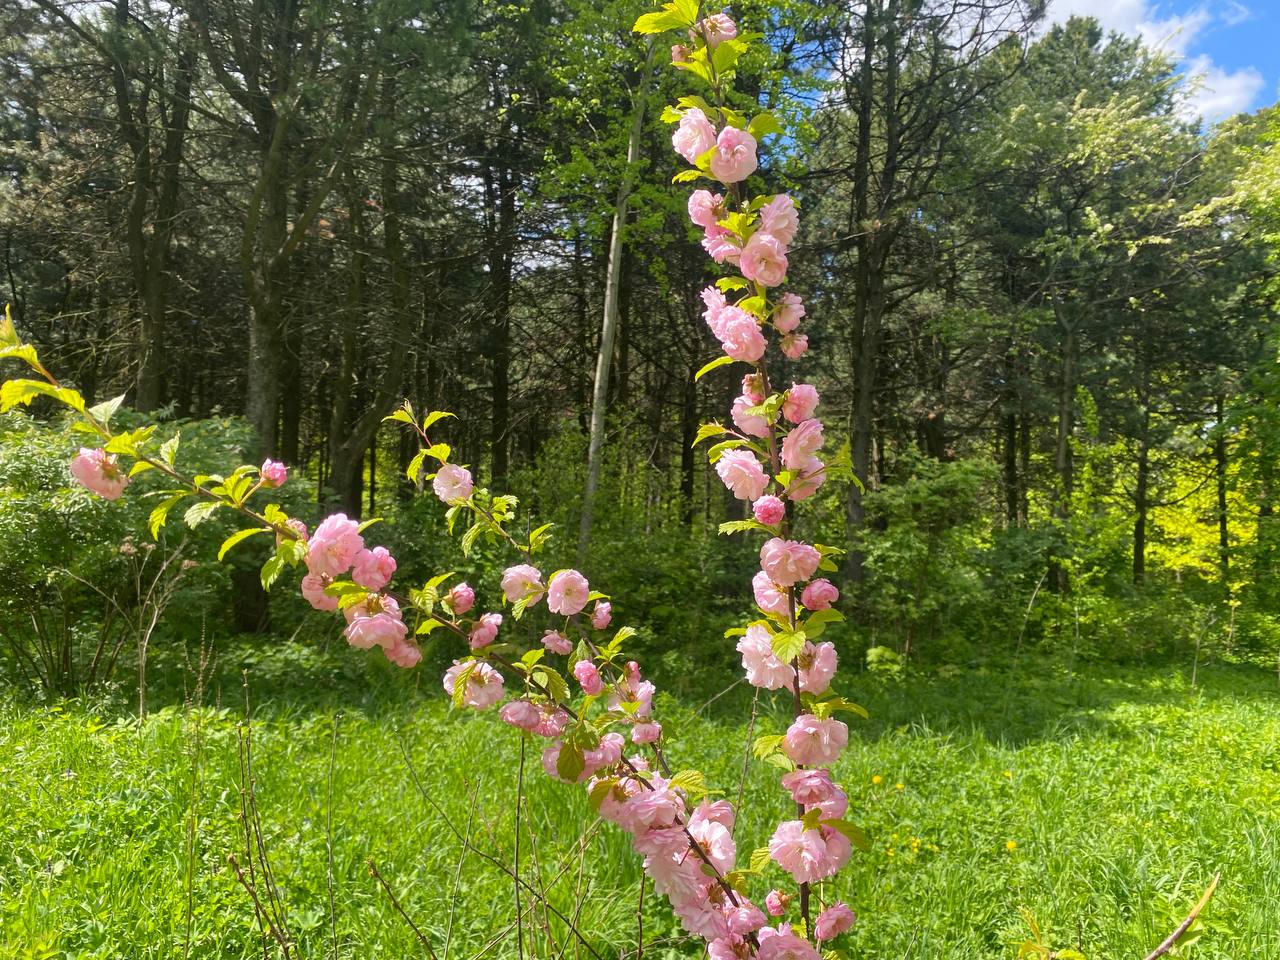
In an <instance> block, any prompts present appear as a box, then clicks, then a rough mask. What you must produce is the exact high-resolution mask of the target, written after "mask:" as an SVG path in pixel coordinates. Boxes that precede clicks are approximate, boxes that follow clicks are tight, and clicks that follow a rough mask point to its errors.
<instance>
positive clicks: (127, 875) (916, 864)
mask: <svg viewBox="0 0 1280 960" xmlns="http://www.w3.org/2000/svg"><path fill="white" fill-rule="evenodd" d="M276 666H277V668H278V669H275V670H273V669H272V667H271V664H270V663H269V662H268V663H262V664H260V665H259V667H258V668H255V669H251V670H250V671H249V672H248V674H247V683H248V695H249V699H250V702H251V704H252V715H253V721H252V724H251V727H252V740H251V744H250V746H251V762H252V782H253V785H254V790H253V796H252V799H253V800H254V801H256V805H257V810H258V822H259V825H260V832H261V836H262V838H263V843H264V845H265V847H266V849H267V853H268V857H269V860H270V866H271V870H272V873H273V876H274V880H275V885H276V887H277V888H278V891H279V901H280V904H281V907H280V912H281V915H282V917H283V925H284V927H285V929H286V931H287V934H288V936H289V937H290V938H292V940H293V941H294V950H293V953H292V955H294V956H298V957H317V958H318V957H329V956H334V955H337V956H342V957H352V958H356V957H360V958H367V957H416V956H424V957H425V956H430V955H431V953H430V952H429V950H428V948H427V947H426V946H424V945H423V944H422V943H421V942H420V941H419V939H418V937H417V935H416V934H415V933H414V931H413V930H412V929H411V928H410V926H409V923H408V922H406V920H405V919H404V917H403V916H402V915H401V914H400V912H399V911H398V910H397V908H396V906H395V905H393V903H392V901H391V899H390V897H388V895H387V894H386V893H385V891H384V890H383V888H382V887H381V886H380V885H379V883H378V881H377V880H376V879H375V878H374V877H372V876H371V874H370V871H369V868H368V862H369V861H371V860H372V861H373V862H374V863H375V865H376V866H377V868H378V872H379V874H380V875H381V876H382V878H383V879H384V880H385V882H386V884H387V885H388V886H389V887H390V888H391V889H392V890H393V891H394V893H395V895H396V897H397V899H398V902H399V904H400V907H401V908H403V911H404V914H406V915H407V916H408V918H409V919H410V920H412V921H413V923H414V924H415V925H416V926H417V927H418V928H419V930H420V931H421V933H422V935H423V936H424V937H425V938H426V940H427V941H428V942H429V944H430V948H431V950H432V951H434V954H435V956H437V957H439V958H440V960H444V957H445V956H446V951H447V955H448V956H449V957H452V958H459V960H462V958H479V957H483V956H489V957H514V956H517V954H518V951H519V950H520V949H521V946H518V945H517V944H516V942H515V938H514V936H513V935H512V933H511V930H510V928H509V926H508V925H509V923H510V921H511V918H512V917H513V915H514V890H513V883H512V880H511V878H510V877H509V876H508V875H506V874H504V873H503V871H502V870H501V869H499V868H498V867H497V866H496V865H495V864H494V863H493V862H491V861H489V860H486V859H484V858H483V857H482V856H481V855H480V854H478V853H476V852H475V851H476V850H479V851H483V852H484V853H486V854H489V855H491V856H492V857H494V858H495V859H496V860H497V861H501V862H502V863H506V864H510V863H511V862H512V858H513V853H514V850H513V847H514V844H513V839H514V837H515V832H514V822H515V817H516V814H517V810H519V812H520V816H521V817H522V821H523V825H522V828H521V863H522V871H523V874H524V876H525V878H526V882H527V883H528V884H529V885H530V886H531V887H533V888H536V889H538V890H539V891H540V892H541V891H545V896H546V899H547V900H548V901H549V902H550V904H551V906H552V907H553V908H555V910H556V911H559V912H560V913H561V914H563V916H564V917H565V918H568V919H570V920H575V919H576V922H574V926H575V928H576V929H577V930H578V931H579V932H580V933H581V935H582V937H583V939H584V940H585V941H586V945H584V944H583V943H581V942H578V941H577V940H576V939H575V938H574V937H573V936H572V935H570V934H569V933H568V930H567V924H566V922H565V920H564V919H562V918H560V917H557V916H556V915H555V913H553V912H552V911H551V910H548V909H546V908H544V907H542V906H541V905H540V904H538V903H537V902H534V903H533V904H532V906H531V904H530V901H531V899H534V900H535V901H536V898H531V897H530V896H529V893H528V891H527V890H526V891H525V892H524V895H523V897H522V906H523V908H524V909H526V910H529V909H531V910H532V914H531V916H532V917H533V918H534V921H535V923H534V927H535V929H534V930H533V931H531V932H529V933H527V934H526V942H525V943H524V944H523V945H522V949H523V951H524V955H525V956H530V957H539V958H552V957H560V956H563V957H573V958H577V957H590V956H592V955H593V952H594V954H595V955H598V956H599V957H602V958H612V957H618V956H619V955H620V954H626V955H633V951H634V950H635V948H636V939H637V923H636V917H637V909H638V907H639V910H640V912H641V914H642V918H643V936H644V953H643V955H644V956H647V957H653V958H658V957H675V956H694V955H696V953H697V947H696V946H695V945H694V943H693V942H692V941H685V940H681V939H679V937H678V930H677V927H676V926H675V924H674V922H673V920H672V918H671V916H670V914H669V912H668V911H667V910H666V908H665V906H664V904H663V903H662V902H660V900H659V898H656V897H655V896H653V893H652V890H649V891H647V895H646V896H645V897H644V899H643V903H642V904H641V901H640V876H641V874H640V871H639V868H638V862H637V860H636V859H635V858H634V857H633V856H632V854H631V852H630V851H629V849H628V845H627V842H626V840H625V839H624V837H623V836H622V835H621V833H620V832H619V831H618V830H616V829H615V828H613V827H612V826H611V825H608V824H599V823H597V824H595V825H594V826H593V825H592V820H591V818H590V817H589V816H586V815H585V811H586V802H585V796H584V795H583V792H582V791H581V790H577V789H573V788H570V787H566V786H562V785H558V784H555V783H553V782H550V781H549V780H548V779H547V778H546V777H545V776H544V775H543V774H542V772H541V770H540V769H538V763H537V754H536V752H535V750H536V744H532V743H531V744H530V746H529V749H528V752H527V754H526V757H525V762H526V777H525V787H524V790H523V804H519V803H518V802H517V797H518V793H517V783H516V781H517V777H516V771H517V770H518V767H519V763H520V753H521V743H520V738H519V737H518V736H517V735H516V734H515V733H514V732H513V731H511V730H509V729H507V728H505V727H502V726H501V725H500V724H498V723H497V722H496V718H495V717H493V716H492V715H490V716H484V717H476V716H474V715H471V714H459V713H456V712H453V711H451V710H450V709H449V708H448V707H447V705H446V704H445V703H444V702H443V701H442V699H441V698H439V697H437V696H436V695H435V690H434V685H433V684H431V683H428V680H429V679H430V678H429V677H428V676H427V675H426V674H425V673H421V672H420V673H418V675H417V676H416V677H414V678H405V677H395V676H393V675H392V674H391V672H390V671H389V670H381V669H374V668H373V667H372V666H370V667H369V669H368V672H367V674H366V675H364V676H362V677H357V678H355V679H350V678H348V679H342V678H336V679H335V675H334V674H333V672H332V670H329V669H328V668H325V667H323V666H322V665H319V661H317V662H314V663H310V664H306V663H300V664H296V665H295V666H296V669H294V670H291V671H290V670H284V669H279V664H277V665H276ZM415 683H420V684H422V687H421V689H418V688H416V687H415ZM856 685H857V694H858V696H860V697H861V699H862V701H863V702H864V703H865V704H866V706H867V707H868V708H869V709H870V710H871V720H870V721H869V722H865V723H861V724H860V727H859V728H856V729H855V735H854V737H853V739H852V743H851V745H850V749H849V750H848V751H847V752H846V754H845V755H844V756H843V757H842V758H841V761H840V763H839V765H838V767H837V773H838V775H839V777H840V779H841V780H842V781H843V782H844V784H845V785H846V786H847V788H848V790H849V793H850V796H851V800H852V807H851V812H850V818H851V819H853V820H855V821H857V822H859V823H860V824H862V825H863V826H864V827H865V828H866V829H867V831H868V833H869V834H870V837H871V850H870V851H869V852H867V853H863V854H855V858H854V861H853V862H852V864H851V865H850V867H849V868H848V869H847V870H846V871H844V872H843V873H842V874H841V875H840V878H839V887H838V888H837V889H830V890H824V891H822V896H823V897H824V898H833V897H835V896H837V895H839V896H842V897H844V898H845V899H847V900H848V901H849V902H850V903H851V904H853V905H854V906H855V908H856V909H857V911H858V913H859V917H860V919H859V923H858V925H857V927H856V932H855V935H854V937H853V939H852V953H853V955H854V956H858V957H875V958H880V957H894V958H907V957H914V958H921V960H942V958H947V960H952V958H954V960H961V958H963V960H975V958H988V957H990V958H997V957H1014V956H1016V955H1017V952H1018V947H1019V944H1020V943H1021V942H1022V941H1024V940H1026V939H1027V938H1028V936H1029V935H1030V934H1029V926H1028V921H1027V917H1028V916H1030V917H1034V919H1035V921H1036V922H1037V923H1038V924H1039V926H1040V927H1041V928H1042V929H1043V931H1044V938H1045V942H1046V943H1047V944H1048V945H1049V946H1050V947H1052V948H1054V949H1058V950H1062V949H1077V950H1079V951H1080V952H1081V953H1082V954H1083V955H1084V956H1086V957H1088V958H1090V960H1095V958H1099V960H1105V958H1115V960H1120V958H1131V957H1132V958H1141V957H1144V956H1146V954H1147V953H1148V952H1149V951H1150V950H1151V949H1152V948H1153V947H1154V946H1155V945H1156V944H1158V943H1159V942H1160V941H1161V940H1162V939H1163V938H1164V937H1165V935H1166V934H1168V933H1169V932H1170V931H1172V929H1173V928H1174V927H1175V926H1176V925H1177V924H1178V922H1179V921H1180V920H1181V919H1182V918H1183V917H1184V916H1185V914H1186V913H1187V911H1188V909H1189V908H1190V906H1191V905H1192V904H1194V902H1195V901H1196V899H1197V898H1198V897H1199V895H1200V893H1201V891H1202V890H1203V889H1204V888H1205V886H1206V885H1207V884H1208V883H1209V882H1210V880H1211V879H1212V877H1213V876H1214V875H1215V874H1218V873H1220V874H1221V877H1222V879H1221V883H1220V885H1219V887H1218V891H1217V893H1216V895H1215V897H1214V899H1213V901H1212V903H1211V904H1210V906H1209V907H1208V909H1207V910H1206V911H1205V913H1204V915H1203V918H1202V922H1201V923H1200V925H1199V932H1200V937H1199V939H1198V940H1197V941H1196V942H1194V944H1191V945H1184V946H1183V947H1181V948H1180V949H1181V950H1182V953H1181V954H1180V955H1181V956H1191V957H1195V958H1197V960H1227V958H1231V960H1240V958H1264V957H1276V956H1280V910H1278V909H1277V908H1276V904H1277V903H1278V902H1280V710H1278V709H1277V707H1278V706H1280V696H1278V695H1277V684H1276V677H1275V675H1274V674H1273V673H1266V672H1263V671H1261V670H1258V669H1254V668H1245V667H1232V666H1225V665H1215V666H1212V667H1209V668H1202V669H1201V671H1200V676H1199V683H1198V686H1197V687H1196V688H1195V689H1192V688H1191V686H1190V683H1189V678H1188V676H1186V675H1185V671H1184V672H1182V673H1178V672H1175V671H1174V669H1173V668H1169V667H1163V668H1160V669H1133V670H1121V669H1118V668H1110V669H1109V671H1108V672H1107V673H1106V675H1099V676H1083V675H1076V676H1075V677H1070V676H1068V675H1067V674H1066V673H1065V672H1063V671H1058V670H1055V669H1053V668H1050V667H1047V666H1043V665H1039V666H1035V667H1032V666H1029V665H1028V664H1025V663H1024V664H1023V666H1022V668H1021V669H1019V670H1016V671H1015V670H1012V669H1007V668H1005V669H985V670H983V669H970V670H964V671H962V670H958V669H954V668H952V669H945V668H944V670H943V671H942V672H941V673H938V674H934V675H931V676H915V677H912V678H909V679H907V680H905V681H901V682H883V681H879V680H874V679H872V678H870V677H867V676H866V675H863V676H862V677H860V678H859V679H858V680H857V681H856ZM201 696H202V699H203V700H204V701H205V704H206V705H205V706H203V707H201V708H199V709H194V708H191V707H189V706H168V707H162V708H160V709H157V710H155V711H153V712H152V713H151V714H150V715H149V716H148V718H147V719H146V721H145V722H144V723H143V724H141V725H140V726H139V724H138V723H137V719H136V716H135V715H133V714H130V713H127V712H125V711H123V710H121V709H118V708H117V709H114V710H112V709H106V708H104V709H100V710H97V711H94V710H92V709H91V708H89V707H87V706H84V705H77V704H70V703H69V704H66V705H65V706H52V707H48V706H34V705H31V704H29V703H28V704H24V703H22V702H19V701H13V700H11V701H8V702H7V703H6V704H5V705H4V706H3V707H2V708H0V810H3V811H4V816H3V818H0V952H2V953H3V955H4V956H6V957H24V958H30V957H42V958H43V957H75V958H90V957H93V958H106V957H130V958H159V957H201V958H213V957H217V958H240V957H245V958H249V957H258V956H263V955H264V947H263V943H262V940H261V936H260V934H259V932H258V928H257V926H256V924H255V918H254V905H253V903H252V901H251V900H250V898H249V896H248V894H247V893H246V891H245V889H244V888H243V887H242V886H241V885H240V884H239V883H238V882H237V881H236V879H235V876H234V873H233V870H232V869H231V867H230V865H229V862H228V856H229V855H232V856H235V857H236V858H237V863H238V864H239V865H240V866H241V868H242V869H245V870H246V871H247V869H248V863H249V858H248V857H247V856H246V854H245V835H244V832H243V828H242V825H241V820H240V813H241V804H242V796H241V785H242V783H243V782H244V781H243V778H242V769H243V767H242V761H241V757H242V756H243V752H244V743H243V732H244V725H243V721H244V717H245V706H244V703H245V691H244V690H242V689H240V682H239V680H238V678H237V677H235V676H234V674H233V673H232V672H231V671H228V672H227V673H226V674H225V675H224V676H221V678H218V677H214V678H212V679H211V680H210V681H209V684H208V686H207V689H206V690H205V691H204V693H203V694H202V695H201ZM747 696H748V695H747V694H746V693H745V692H744V691H743V689H742V688H738V689H735V690H732V691H730V692H729V693H728V694H727V695H725V696H723V697H721V698H720V699H719V700H717V701H715V702H714V703H712V704H711V705H710V706H707V707H705V708H704V707H702V706H701V705H699V704H696V703H689V702H677V701H675V700H674V699H672V698H666V699H664V700H663V701H662V702H661V703H660V710H661V713H662V714H663V715H664V716H665V719H666V721H667V723H668V725H669V729H670V730H671V731H672V732H673V733H674V734H675V736H674V737H673V739H672V741H671V743H670V755H671V757H672V760H673V763H675V764H676V765H677V766H686V765H687V766H697V767H699V768H701V769H702V770H704V771H705V772H706V773H707V775H708V778H709V780H710V781H711V782H712V783H713V784H715V785H718V786H720V787H722V788H723V789H725V791H726V793H728V794H729V795H730V796H733V795H734V794H736V792H737V791H738V789H739V781H740V777H741V773H742V770H743V768H744V751H743V744H744V742H745V730H744V726H745V723H744V720H745V718H746V717H747V716H748V715H749V714H750V700H749V699H746V697H747ZM171 699H173V698H171ZM190 699H191V698H190V697H188V701H190ZM783 726H784V720H783V718H782V715H781V714H780V713H775V712H774V710H773V707H772V706H771V705H769V704H766V703H764V702H763V701H762V702H761V704H760V708H759V711H758V717H757V720H756V730H755V732H756V733H757V734H758V733H761V732H770V731H780V730H781V729H782V728H783ZM746 769H747V776H746V780H745V783H744V784H743V787H742V789H744V790H745V792H746V794H747V795H748V797H749V803H748V804H747V809H748V811H749V813H750V818H749V819H745V820H744V821H743V822H741V823H740V824H739V826H738V829H737V840H738V844H739V851H740V860H743V861H745V859H746V858H747V857H748V856H749V853H750V851H751V850H752V849H754V848H755V847H756V846H759V845H761V844H762V843H763V842H765V840H766V839H767V834H766V830H767V829H768V821H771V820H773V819H774V818H775V817H776V816H777V815H779V814H781V813H782V812H783V809H782V807H783V803H782V799H781V798H782V794H781V792H780V791H778V790H777V789H776V787H775V785H774V783H773V782H772V781H773V780H774V777H775V775H776V772H777V771H776V770H775V769H774V768H772V767H768V766H766V765H763V764H759V763H756V762H755V761H752V762H751V763H750V764H749V765H747V768H746ZM455 831H457V832H455ZM459 834H461V835H462V836H464V837H469V843H470V845H471V847H472V848H473V849H472V850H471V851H469V852H465V851H464V849H463V843H462V839H461V838H460V836H459ZM757 882H758V883H759V884H761V885H762V886H763V883H764V881H759V880H758V881H757ZM258 887H259V889H262V887H263V883H262V879H261V877H259V878H258ZM762 892H763V890H762V891H761V892H760V893H758V894H757V895H758V896H759V895H762ZM267 955H278V954H277V953H276V948H274V947H272V948H269V949H268V950H267Z"/></svg>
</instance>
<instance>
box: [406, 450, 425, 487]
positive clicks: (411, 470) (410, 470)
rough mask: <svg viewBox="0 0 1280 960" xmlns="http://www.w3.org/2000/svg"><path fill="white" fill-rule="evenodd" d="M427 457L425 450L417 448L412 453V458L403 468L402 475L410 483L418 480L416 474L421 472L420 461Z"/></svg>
mask: <svg viewBox="0 0 1280 960" xmlns="http://www.w3.org/2000/svg"><path fill="white" fill-rule="evenodd" d="M426 458H427V451H425V450H419V451H418V452H417V453H415V454H414V455H413V459H412V460H410V461H409V466H408V467H406V468H405V471H404V475H405V476H406V477H408V478H409V482H410V483H417V482H418V475H419V474H420V473H422V461H423V460H425V459H426Z"/></svg>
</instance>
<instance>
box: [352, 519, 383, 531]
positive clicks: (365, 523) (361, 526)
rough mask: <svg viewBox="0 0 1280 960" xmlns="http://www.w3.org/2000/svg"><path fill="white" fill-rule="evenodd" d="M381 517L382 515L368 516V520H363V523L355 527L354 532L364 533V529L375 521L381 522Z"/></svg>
mask: <svg viewBox="0 0 1280 960" xmlns="http://www.w3.org/2000/svg"><path fill="white" fill-rule="evenodd" d="M382 519H383V518H382V517H370V518H369V519H368V520H365V521H364V522H363V523H361V524H360V526H358V527H357V528H356V532H357V533H364V532H365V531H366V530H368V529H369V528H370V527H372V526H373V525H374V524H375V523H381V522H382Z"/></svg>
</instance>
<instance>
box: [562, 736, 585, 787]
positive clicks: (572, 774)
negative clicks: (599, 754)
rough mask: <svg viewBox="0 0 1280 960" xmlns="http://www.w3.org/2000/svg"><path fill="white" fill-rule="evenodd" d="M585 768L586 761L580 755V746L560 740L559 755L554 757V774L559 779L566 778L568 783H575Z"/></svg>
mask: <svg viewBox="0 0 1280 960" xmlns="http://www.w3.org/2000/svg"><path fill="white" fill-rule="evenodd" d="M585 769H586V763H585V762H584V760H583V757H582V748H581V747H578V746H575V745H573V744H571V743H569V742H568V741H567V740H562V741H561V743H560V755H559V756H558V757H557V758H556V775H557V776H559V777H560V779H561V780H567V781H569V782H570V783H577V781H578V777H580V776H582V771H583V770H585Z"/></svg>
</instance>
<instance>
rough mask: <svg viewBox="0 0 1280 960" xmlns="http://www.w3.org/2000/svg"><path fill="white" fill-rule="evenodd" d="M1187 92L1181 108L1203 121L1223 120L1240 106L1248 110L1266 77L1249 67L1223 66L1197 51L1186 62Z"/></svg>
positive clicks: (1238, 110)
mask: <svg viewBox="0 0 1280 960" xmlns="http://www.w3.org/2000/svg"><path fill="white" fill-rule="evenodd" d="M1187 77H1188V80H1189V83H1190V92H1189V95H1188V97H1187V101H1186V103H1185V104H1184V105H1183V112H1184V113H1186V114H1187V115H1188V116H1191V117H1203V118H1204V120H1205V122H1206V123H1214V122H1216V121H1218V120H1224V119H1226V118H1227V117H1230V116H1232V115H1233V114H1237V113H1239V112H1240V111H1241V110H1248V109H1249V107H1251V106H1252V105H1253V101H1254V98H1255V97H1257V95H1258V94H1259V92H1261V90H1262V88H1263V86H1265V84H1266V81H1265V80H1263V79H1262V74H1261V73H1259V72H1258V71H1257V70H1255V69H1254V68H1253V67H1244V68H1243V69H1240V70H1231V71H1227V70H1223V69H1222V68H1221V67H1219V66H1218V65H1217V64H1215V63H1214V62H1213V61H1212V60H1210V59H1209V58H1208V57H1206V56H1204V55H1203V54H1201V55H1200V56H1198V57H1193V58H1192V59H1191V62H1190V63H1188V64H1187Z"/></svg>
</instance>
